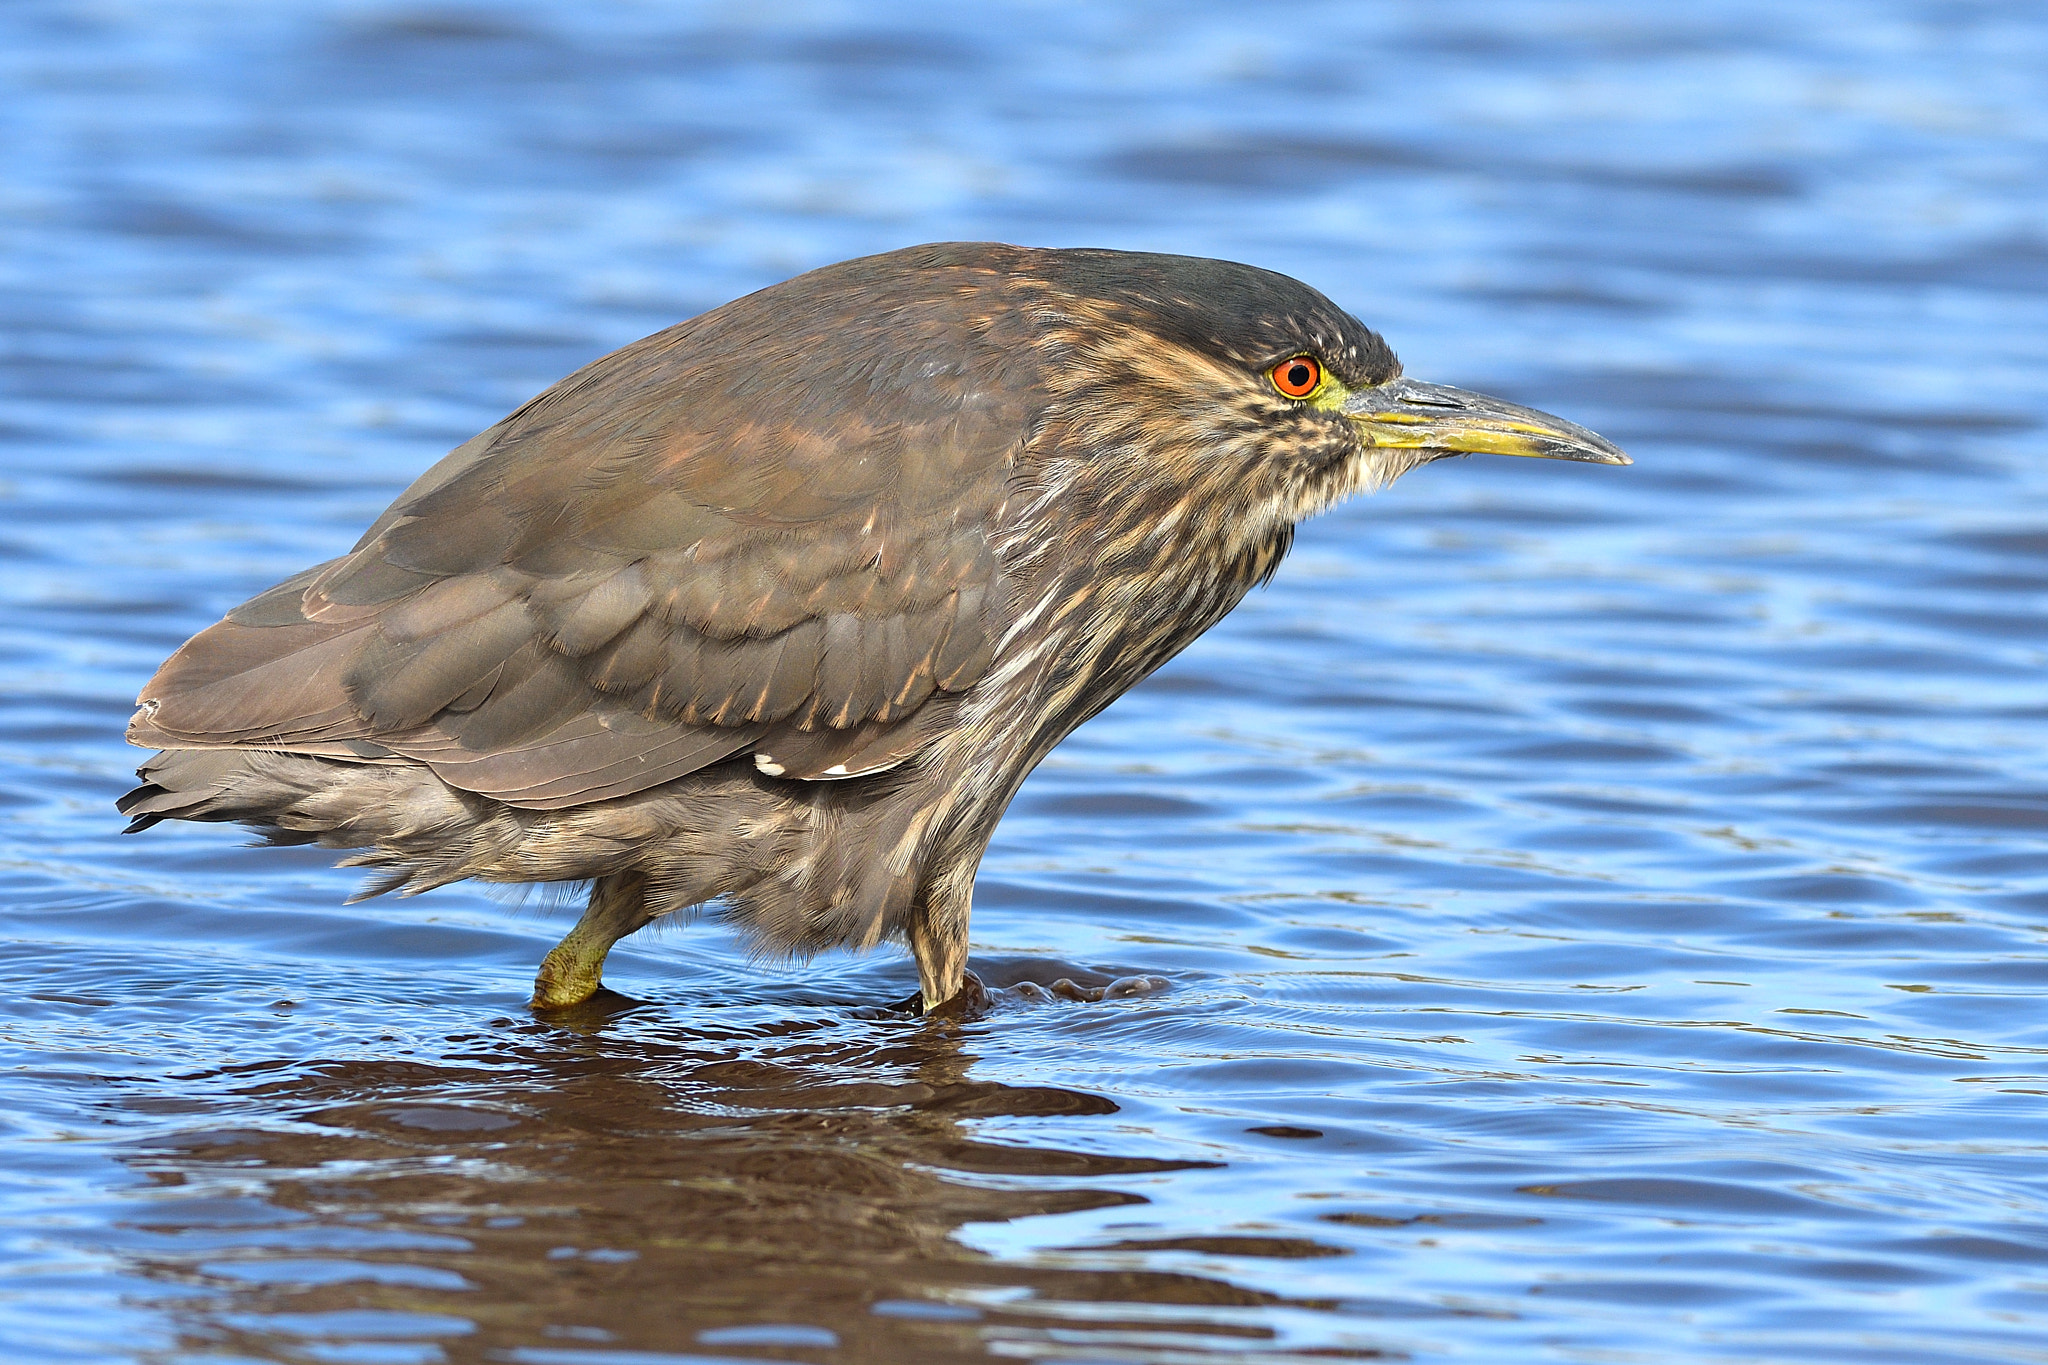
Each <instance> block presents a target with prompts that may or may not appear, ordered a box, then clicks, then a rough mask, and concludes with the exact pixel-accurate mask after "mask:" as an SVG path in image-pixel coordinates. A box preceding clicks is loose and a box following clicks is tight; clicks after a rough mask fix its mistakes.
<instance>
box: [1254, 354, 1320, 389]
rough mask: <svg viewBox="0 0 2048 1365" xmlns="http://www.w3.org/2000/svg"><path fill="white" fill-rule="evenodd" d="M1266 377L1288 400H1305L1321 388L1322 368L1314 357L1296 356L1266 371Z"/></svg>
mask: <svg viewBox="0 0 2048 1365" xmlns="http://www.w3.org/2000/svg"><path fill="white" fill-rule="evenodd" d="M1266 377H1267V378H1268V379H1270V380H1272V381H1273V387H1274V388H1276V389H1278V390H1280V392H1281V393H1283V394H1285V395H1287V396H1288V397H1289V398H1307V397H1308V396H1309V395H1310V394H1312V393H1314V392H1315V391H1316V390H1317V389H1320V388H1321V387H1322V386H1323V367H1322V365H1321V363H1320V362H1318V361H1317V360H1316V358H1315V357H1314V356H1310V355H1298V356H1295V357H1293V358H1292V359H1290V360H1283V361H1281V362H1280V363H1279V364H1278V365H1275V366H1274V367H1273V368H1272V369H1270V370H1268V371H1266Z"/></svg>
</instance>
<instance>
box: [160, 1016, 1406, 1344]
mask: <svg viewBox="0 0 2048 1365" xmlns="http://www.w3.org/2000/svg"><path fill="white" fill-rule="evenodd" d="M618 1022H619V1020H618V1019H617V1018H616V1017H615V1018H613V1019H605V1018H602V1017H598V1018H589V1019H586V1020H585V1021H584V1022H583V1024H582V1026H581V1027H580V1028H574V1029H572V1028H565V1027H558V1026H551V1025H543V1024H536V1023H531V1022H524V1021H520V1022H514V1021H512V1020H501V1021H499V1024H498V1026H497V1027H495V1028H494V1029H493V1030H492V1031H491V1032H489V1033H485V1034H478V1035H476V1036H474V1037H473V1038H469V1039H452V1040H450V1044H451V1046H450V1050H449V1053H448V1055H447V1058H446V1060H445V1061H444V1062H442V1063H439V1064H435V1065H414V1064H406V1063H401V1062H395V1061H359V1062H336V1063H331V1064H327V1065H316V1066H311V1067H306V1068H303V1069H298V1070H295V1071H294V1072H293V1074H290V1075H289V1076H287V1077H284V1078H282V1079H276V1078H272V1076H271V1075H270V1074H269V1069H268V1068H267V1067H257V1068H253V1069H250V1070H247V1071H243V1072H239V1073H236V1072H226V1073H221V1074H217V1075H211V1076H194V1077H188V1078H185V1079H186V1080H187V1082H188V1083H189V1084H190V1085H191V1086H192V1088H193V1089H195V1090H199V1091H205V1090H212V1089H215V1088H219V1089H221V1090H223V1091H224V1092H225V1097H224V1100H223V1101H222V1103H221V1104H220V1106H219V1107H220V1108H222V1109H224V1110H226V1111H228V1112H229V1113H232V1114H234V1115H236V1116H238V1117H242V1118H247V1119H249V1120H251V1122H249V1123H248V1124H247V1125H246V1126H245V1125H243V1124H241V1123H236V1122H228V1123H224V1124H222V1125H220V1126H198V1127H193V1128H190V1129H187V1130H185V1131H183V1132H180V1133H179V1134H177V1135H176V1136H175V1137H173V1138H170V1139H169V1140H165V1141H158V1142H152V1143H150V1144H147V1145H146V1146H143V1147H141V1148H139V1149H136V1150H133V1151H132V1152H131V1153H130V1154H129V1155H128V1156H127V1158H126V1160H127V1161H128V1162H129V1163H130V1164H131V1165H132V1166H133V1167H134V1168H135V1169H136V1170H138V1171H140V1172H143V1173H145V1174H147V1176H148V1177H149V1178H150V1180H151V1181H152V1182H154V1184H155V1185H156V1187H157V1188H158V1190H159V1191H161V1193H160V1194H158V1195H157V1197H155V1198H152V1199H150V1200H149V1202H148V1205H147V1207H148V1212H147V1213H146V1214H141V1215H138V1216H131V1217H129V1218H127V1219H126V1220H125V1222H126V1223H127V1225H128V1226H129V1227H130V1228H131V1229H132V1232H131V1234H130V1246H131V1251H132V1254H133V1255H134V1257H135V1261H136V1264H137V1267H138V1268H139V1269H142V1270H143V1271H144V1273H146V1274H147V1275H148V1276H149V1277H150V1278H151V1279H153V1280H155V1281H157V1282H158V1283H160V1284H177V1285H184V1286H190V1287H192V1288H194V1289H196V1290H199V1291H200V1292H198V1293H195V1294H193V1295H192V1296H191V1297H189V1298H181V1299H177V1300H171V1301H169V1302H168V1304H167V1306H169V1307H170V1308H171V1309H172V1311H173V1313H174V1315H175V1317H176V1319H177V1321H179V1322H180V1323H181V1324H182V1334H183V1340H184V1344H185V1345H186V1346H187V1347H188V1348H191V1349H201V1348H204V1349H207V1350H211V1351H224V1352H227V1353H230V1354H242V1355H248V1356H253V1357H256V1358H261V1359H271V1358H275V1357H277V1356H278V1355H279V1354H284V1355H287V1356H288V1355H291V1354H292V1353H294V1352H297V1351H299V1350H302V1349H306V1350H318V1351H320V1352H323V1353H324V1354H323V1355H322V1357H321V1358H324V1359H343V1358H357V1357H351V1356H348V1355H347V1354H346V1352H345V1350H344V1351H343V1354H339V1355H337V1354H335V1352H336V1351H338V1350H343V1348H347V1347H349V1346H351V1344H353V1345H354V1346H358V1347H369V1346H372V1345H374V1346H376V1347H377V1348H378V1349H379V1350H381V1351H383V1352H384V1354H382V1355H377V1356H376V1357H375V1358H378V1359H400V1358H405V1359H436V1358H439V1355H440V1353H446V1354H448V1355H451V1356H455V1357H458V1358H462V1359H471V1358H476V1359H485V1358H488V1359H510V1360H519V1361H532V1362H540V1363H541V1365H545V1362H548V1361H564V1362H569V1361H576V1360H581V1359H585V1358H586V1357H584V1356H578V1355H576V1354H574V1352H575V1350H577V1349H583V1350H586V1351H587V1350H591V1349H597V1348H601V1349H602V1350H603V1351H604V1352H607V1353H610V1352H618V1351H624V1350H641V1351H657V1352H658V1351H668V1352H674V1351H677V1350H679V1349H689V1347H688V1343H692V1342H696V1343H700V1344H701V1346H702V1347H705V1348H709V1347H718V1348H719V1349H721V1350H728V1349H730V1348H734V1347H748V1348H755V1347H772V1348H775V1352H776V1353H777V1354H781V1355H788V1354H789V1353H791V1352H794V1358H797V1359H809V1358H812V1357H811V1356H810V1355H807V1354H806V1351H805V1348H817V1349H824V1348H831V1347H835V1346H836V1347H838V1348H840V1350H842V1351H844V1352H847V1353H848V1354H845V1355H842V1356H839V1357H838V1358H842V1359H858V1360H904V1361H909V1360H945V1359H955V1358H959V1359H976V1360H979V1359H983V1358H985V1352H986V1350H987V1349H988V1347H989V1345H991V1344H992V1343H996V1342H1006V1343H1009V1344H1010V1346H1011V1347H1012V1348H1014V1349H1015V1350H1016V1351H1018V1352H1022V1353H1027V1354H1031V1355H1035V1356H1040V1357H1053V1358H1066V1357H1067V1356H1069V1355H1072V1354H1073V1353H1076V1352H1079V1353H1082V1354H1087V1353H1088V1352H1089V1351H1091V1350H1093V1349H1095V1348H1097V1347H1102V1348H1109V1349H1112V1350H1113V1351H1121V1350H1122V1349H1123V1345H1129V1344H1132V1343H1141V1342H1142V1343H1150V1344H1151V1345H1152V1346H1157V1347H1159V1348H1161V1349H1165V1348H1169V1347H1171V1346H1173V1345H1174V1343H1175V1342H1177V1341H1178V1342H1179V1343H1180V1344H1181V1345H1182V1346H1184V1347H1187V1348H1191V1349H1193V1348H1200V1349H1208V1348H1213V1347H1215V1346H1216V1345H1218V1344H1219V1343H1220V1342H1224V1341H1227V1340H1229V1339H1241V1340H1242V1341H1243V1342H1244V1343H1245V1344H1247V1345H1252V1344H1257V1343H1261V1342H1268V1341H1269V1340H1270V1338H1271V1337H1272V1336H1273V1331H1272V1329H1271V1328H1270V1327H1264V1326H1259V1325H1256V1324H1251V1323H1247V1322H1245V1321H1243V1320H1242V1315H1240V1314H1233V1313H1231V1312H1229V1311H1227V1310H1231V1309H1243V1308H1270V1307H1274V1306H1284V1305H1285V1304H1286V1303H1287V1300H1286V1299H1285V1298H1284V1297H1282V1296H1280V1295H1274V1294H1269V1293H1262V1292H1259V1291H1256V1290H1251V1289H1245V1288H1241V1287H1237V1286H1234V1285H1231V1284H1229V1283H1226V1282H1225V1281H1223V1280H1219V1279H1212V1278H1206V1277H1204V1276H1201V1275H1199V1274H1188V1273H1173V1272H1167V1271H1159V1270H1132V1271H1129V1272H1127V1273H1122V1274H1103V1273H1101V1271H1099V1270H1088V1271H1082V1270H1067V1271H1062V1270H1060V1269H1058V1268H1055V1267H1050V1266H1034V1267H1021V1266H1016V1265H1004V1264H1000V1263H998V1262H994V1261H992V1260H990V1259H989V1258H988V1257H987V1256H985V1255H983V1254H981V1253H978V1252H975V1251H973V1250H970V1249H969V1248H968V1247H966V1246H965V1245H963V1244H962V1243H961V1242H960V1241H958V1240H956V1238H955V1233H956V1232H957V1231H958V1230H959V1229H960V1228H962V1227H963V1226H964V1225H967V1224H972V1223H995V1222H1006V1221H1010V1220H1014V1219H1018V1218H1024V1217H1031V1216H1037V1215H1045V1214H1059V1213H1071V1212H1075V1211H1080V1210H1093V1209H1109V1208H1115V1207H1117V1206H1120V1205H1142V1204H1144V1203H1145V1202H1146V1200H1145V1198H1144V1196H1143V1195H1142V1194H1139V1193H1135V1192H1133V1191H1131V1190H1130V1189H1128V1188H1124V1187H1122V1185H1121V1184H1120V1178H1128V1177H1132V1176H1141V1175H1147V1174H1152V1173H1158V1172H1163V1171H1170V1170H1178V1169H1187V1168H1189V1167H1190V1166H1195V1165H1200V1164H1203V1163H1197V1162H1188V1161H1162V1160H1156V1159H1150V1158H1145V1157H1133V1156H1118V1155H1112V1154H1107V1153H1102V1152H1087V1151H1074V1150H1060V1149H1056V1148H1047V1147H1024V1146H1016V1145H1009V1144H1004V1143H997V1142H991V1141H987V1140H984V1139H981V1138H978V1137H976V1136H975V1134H974V1132H973V1131H972V1127H971V1126H970V1125H969V1121H970V1120H979V1119H992V1118H1004V1117H1044V1116H1055V1115H1064V1116H1085V1115H1102V1116H1107V1115H1113V1114H1115V1113H1116V1112H1117V1105H1116V1104H1115V1103H1114V1102H1112V1101H1110V1100H1108V1099H1105V1098H1103V1097H1102V1096H1099V1095H1091V1094H1086V1093H1083V1092H1080V1091H1074V1090H1065V1089H1060V1088H1056V1087H1051V1086H1036V1087H1031V1086H1012V1085H1001V1084H997V1083H993V1082H989V1081H978V1080H974V1079H971V1078H970V1077H969V1075H968V1071H969V1068H970V1066H971V1065H972V1063H973V1062H974V1061H975V1056H974V1054H973V1052H972V1051H970V1050H969V1040H968V1039H967V1038H966V1037H964V1036H963V1035H962V1033H961V1032H960V1031H959V1030H957V1029H948V1028H944V1027H934V1026H931V1025H927V1024H922V1023H910V1022H906V1023H902V1024H883V1025H873V1026H849V1025H841V1024H833V1023H830V1022H823V1021H816V1020H813V1021H810V1022H803V1023H792V1024H788V1025H767V1026H763V1027H761V1028H759V1029H756V1030H749V1031H745V1032H738V1033H731V1034H724V1033H711V1032H696V1033H691V1032H685V1031H682V1030H679V1029H674V1028H673V1026H672V1025H669V1024H666V1023H663V1024H656V1025H655V1026H653V1027H641V1028H636V1029H631V1030H628V1031H625V1032H624V1033H623V1034H622V1033H621V1031H620V1030H619V1029H618V1028H617V1027H616V1025H617V1023H618ZM209 1107H212V1106H209ZM1106 1249H1108V1250H1117V1249H1119V1248H1117V1247H1110V1248H1106ZM1127 1249H1131V1250H1151V1251H1174V1250H1187V1251H1202V1252H1220V1253H1225V1254H1231V1255H1237V1256H1264V1257H1282V1258H1284V1257H1302V1256H1309V1257H1314V1256H1332V1255H1341V1254H1342V1252H1341V1250H1340V1249H1338V1248H1334V1247H1329V1246H1325V1245H1321V1244H1319V1243H1317V1242H1314V1241H1311V1240H1308V1239H1303V1238H1285V1237H1273V1238H1265V1239H1258V1238H1246V1237H1238V1238H1225V1237H1219V1238H1214V1239H1208V1240H1207V1241H1204V1239H1200V1238H1196V1239H1181V1241H1180V1242H1133V1243H1131V1244H1130V1246H1129V1248H1127ZM1305 1306H1306V1305H1305ZM1219 1310H1225V1311H1219ZM1119 1343H1122V1344H1123V1345H1119ZM400 1346H404V1347H405V1348H406V1350H410V1351H411V1352H413V1354H411V1355H407V1354H405V1351H399V1352H398V1353H397V1354H392V1351H393V1350H394V1349H396V1348H398V1347H400ZM1148 1349H1150V1347H1148ZM744 1353H747V1352H743V1354H744ZM1336 1354H1337V1355H1339V1356H1343V1357H1352V1356H1363V1355H1370V1354H1373V1353H1372V1352H1370V1351H1357V1352H1353V1351H1344V1350H1340V1351H1338V1352H1336ZM1330 1356H1331V1352H1330V1351H1328V1350H1324V1351H1321V1352H1319V1353H1318V1358H1330ZM360 1358H363V1359H369V1358H371V1356H369V1355H364V1356H361V1357H360ZM587 1358H588V1359H590V1360H592V1361H598V1360H602V1359H606V1358H609V1356H598V1355H592V1356H588V1357H587ZM1090 1358H1101V1357H1099V1356H1090ZM1287 1358H1290V1357H1289V1355H1288V1354H1287V1353H1284V1352H1283V1353H1280V1354H1273V1353H1271V1352H1270V1351H1268V1352H1262V1353H1261V1359H1265V1360H1284V1359H1287Z"/></svg>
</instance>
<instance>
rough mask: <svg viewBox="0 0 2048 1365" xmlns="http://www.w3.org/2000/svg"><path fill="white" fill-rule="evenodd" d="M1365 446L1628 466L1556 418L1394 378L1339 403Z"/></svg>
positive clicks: (1606, 446) (1596, 439) (1608, 447)
mask: <svg viewBox="0 0 2048 1365" xmlns="http://www.w3.org/2000/svg"><path fill="white" fill-rule="evenodd" d="M1342 411H1343V413H1344V415H1345V416H1346V417H1349V418H1350V419H1351V420H1352V421H1354V422H1356V423H1358V430H1359V433H1360V434H1361V435H1362V436H1364V438H1365V440H1366V442H1367V444H1369V445H1375V446H1394V447H1401V448H1406V449H1412V450H1423V451H1429V452H1433V453H1434V454H1436V455H1456V454H1467V453H1469V454H1475V455H1482V454H1483V455H1528V456H1532V457H1534V458H1536V459H1539V460H1585V461H1587V462H1588V463H1591V464H1633V463H1634V461H1632V460H1630V459H1629V457H1628V456H1626V455H1624V454H1622V453H1621V451H1620V449H1619V448H1617V447H1616V446H1615V445H1614V443H1613V442H1612V441H1609V440H1606V439H1605V438H1603V437H1600V436H1596V435H1594V434H1593V433H1592V432H1590V431H1588V430H1586V429H1585V428H1584V427H1582V426H1579V425H1578V424H1576V423H1573V422H1567V421H1565V420H1564V419H1563V418H1562V417H1552V416H1551V415H1550V414H1549V413H1547V412H1538V411H1537V410H1536V409H1534V408H1525V407H1522V406H1520V405H1519V404H1515V403H1509V402H1504V401H1503V400H1501V399H1498V398H1489V397H1487V396H1486V395H1485V394H1483V393H1468V392H1466V391H1465V390H1464V389H1454V388H1452V387H1451V386H1450V385H1448V384H1425V383H1423V382H1422V381H1421V380H1419V379H1395V380H1391V381H1389V382H1388V383H1385V384H1381V385H1380V386H1379V387H1377V388H1371V389H1360V390H1358V391H1356V392H1355V393H1352V394H1350V395H1349V396H1347V397H1346V398H1345V399H1344V406H1343V409H1342Z"/></svg>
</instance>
